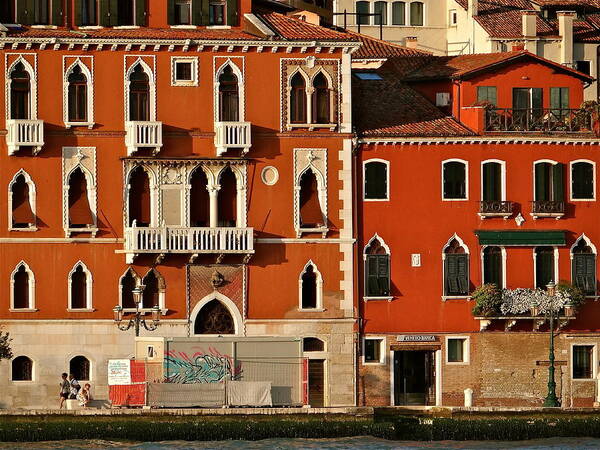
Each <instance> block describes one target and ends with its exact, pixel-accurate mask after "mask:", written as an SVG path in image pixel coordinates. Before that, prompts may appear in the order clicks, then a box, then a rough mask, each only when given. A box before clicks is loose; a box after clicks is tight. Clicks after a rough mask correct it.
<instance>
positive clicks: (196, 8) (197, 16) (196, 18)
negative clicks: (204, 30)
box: [192, 0, 203, 25]
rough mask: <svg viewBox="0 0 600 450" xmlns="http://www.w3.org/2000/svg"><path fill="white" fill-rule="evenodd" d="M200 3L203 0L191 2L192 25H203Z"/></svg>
mask: <svg viewBox="0 0 600 450" xmlns="http://www.w3.org/2000/svg"><path fill="white" fill-rule="evenodd" d="M202 3H203V0H192V23H193V24H194V25H203V23H202Z"/></svg>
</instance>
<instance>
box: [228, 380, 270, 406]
mask: <svg viewBox="0 0 600 450" xmlns="http://www.w3.org/2000/svg"><path fill="white" fill-rule="evenodd" d="M226 389H227V404H228V405H229V406H273V400H272V399H271V382H270V381H228V382H227V388H226Z"/></svg>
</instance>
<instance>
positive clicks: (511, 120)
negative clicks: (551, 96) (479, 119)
mask: <svg viewBox="0 0 600 450" xmlns="http://www.w3.org/2000/svg"><path fill="white" fill-rule="evenodd" d="M592 125H593V120H592V115H591V114H590V113H589V112H587V111H584V110H581V109H556V108H539V109H533V108H530V109H512V108H492V109H487V110H486V114H485V131H492V132H493V131H510V132H519V131H527V132H545V133H589V132H592V131H593V126H592Z"/></svg>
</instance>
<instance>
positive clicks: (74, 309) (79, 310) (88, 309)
mask: <svg viewBox="0 0 600 450" xmlns="http://www.w3.org/2000/svg"><path fill="white" fill-rule="evenodd" d="M94 311H96V309H95V308H67V312H73V313H90V312H94Z"/></svg>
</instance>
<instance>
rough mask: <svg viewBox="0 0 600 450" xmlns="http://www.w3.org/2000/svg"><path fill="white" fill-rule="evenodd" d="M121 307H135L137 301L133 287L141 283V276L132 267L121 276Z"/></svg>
mask: <svg viewBox="0 0 600 450" xmlns="http://www.w3.org/2000/svg"><path fill="white" fill-rule="evenodd" d="M119 283H120V286H119V287H120V291H121V307H122V308H123V309H135V301H134V300H133V289H134V288H135V287H136V286H137V285H138V284H139V278H138V276H137V274H136V273H135V271H134V270H133V269H131V268H129V269H127V272H125V274H123V276H122V277H121V280H120V281H119Z"/></svg>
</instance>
